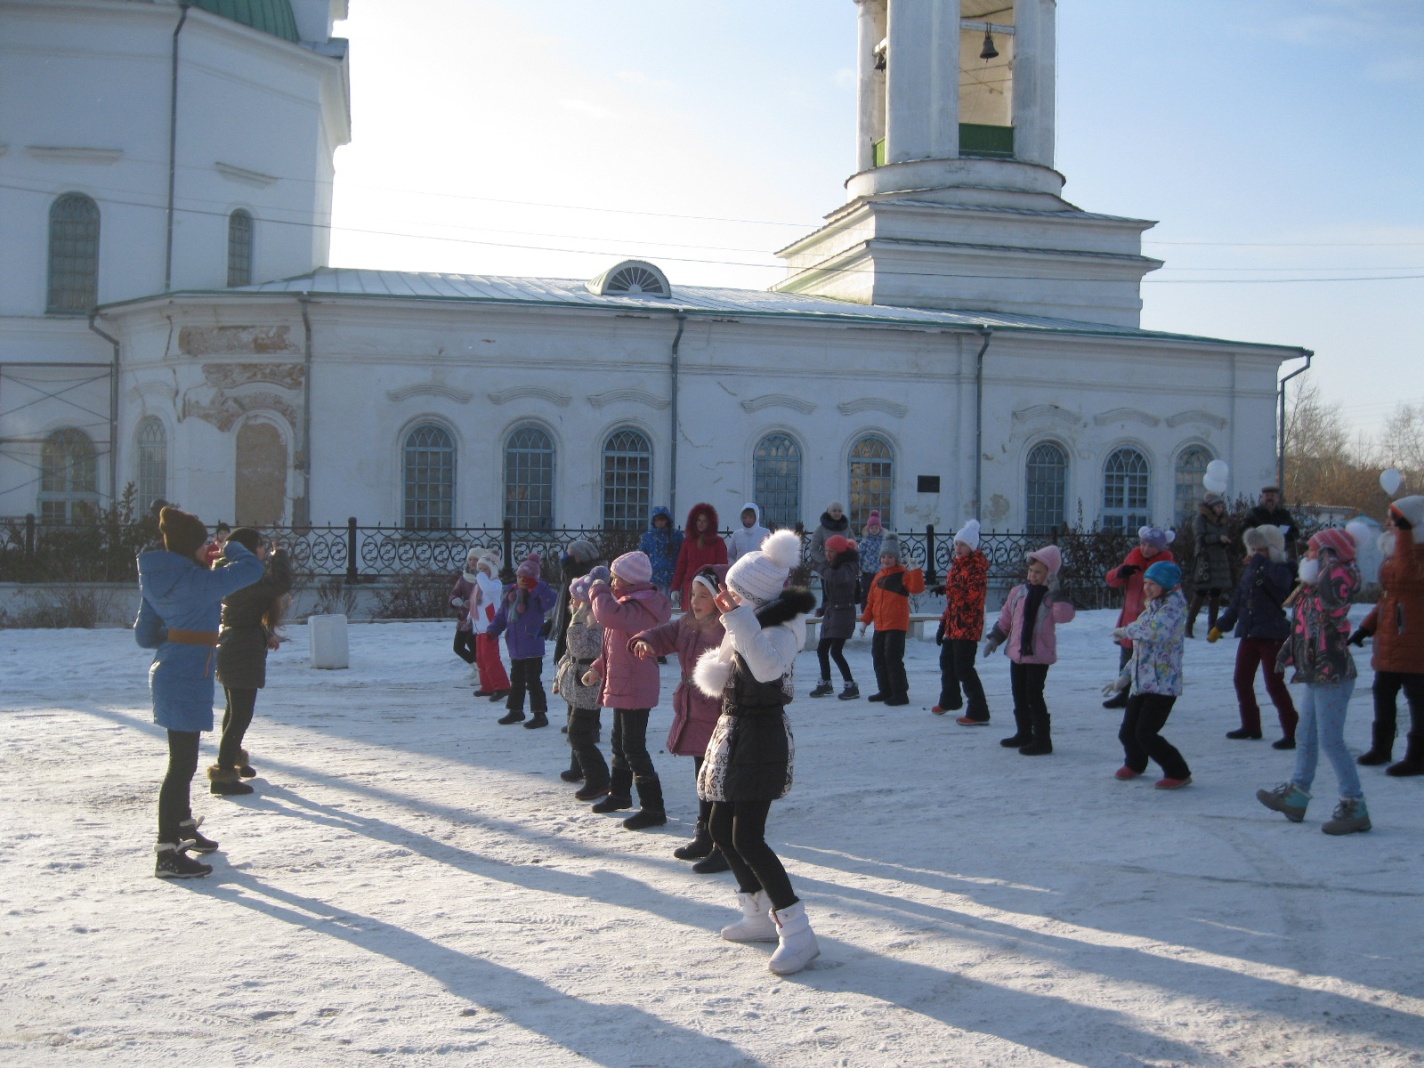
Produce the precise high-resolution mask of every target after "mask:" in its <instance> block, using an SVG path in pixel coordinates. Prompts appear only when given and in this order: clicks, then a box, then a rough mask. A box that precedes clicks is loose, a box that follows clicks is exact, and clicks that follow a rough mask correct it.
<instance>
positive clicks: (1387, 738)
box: [1355, 720, 1396, 767]
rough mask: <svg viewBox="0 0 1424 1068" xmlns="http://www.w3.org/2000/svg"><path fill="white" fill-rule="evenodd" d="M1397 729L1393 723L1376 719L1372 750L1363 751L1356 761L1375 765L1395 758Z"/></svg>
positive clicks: (1367, 765) (1369, 765)
mask: <svg viewBox="0 0 1424 1068" xmlns="http://www.w3.org/2000/svg"><path fill="white" fill-rule="evenodd" d="M1395 730H1396V727H1395V725H1394V724H1393V723H1381V722H1380V721H1379V720H1375V722H1374V742H1373V744H1372V745H1371V746H1370V751H1369V752H1368V753H1361V754H1360V756H1359V758H1358V759H1357V760H1356V761H1355V763H1356V764H1363V765H1365V766H1366V767H1374V766H1375V765H1376V764H1388V763H1389V762H1390V761H1391V760H1393V759H1394V732H1395Z"/></svg>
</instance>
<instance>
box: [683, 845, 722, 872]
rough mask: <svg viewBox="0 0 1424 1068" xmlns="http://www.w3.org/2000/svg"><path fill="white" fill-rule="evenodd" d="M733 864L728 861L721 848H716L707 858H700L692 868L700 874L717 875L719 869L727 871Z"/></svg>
mask: <svg viewBox="0 0 1424 1068" xmlns="http://www.w3.org/2000/svg"><path fill="white" fill-rule="evenodd" d="M730 868H731V865H730V864H728V863H727V858H726V857H724V856H722V851H721V850H720V849H714V850H712V852H711V853H709V854H707V859H706V860H699V861H698V862H697V863H696V864H694V865H693V866H692V870H693V871H695V872H696V873H697V874H698V875H716V874H717V873H718V872H719V871H727V870H729V869H730Z"/></svg>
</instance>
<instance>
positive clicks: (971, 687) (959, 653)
mask: <svg viewBox="0 0 1424 1068" xmlns="http://www.w3.org/2000/svg"><path fill="white" fill-rule="evenodd" d="M978 652H979V643H978V642H976V641H974V640H972V639H970V638H946V639H945V640H944V644H943V645H941V646H940V648H939V707H940V708H945V709H949V710H950V711H953V710H955V709H958V708H961V707H963V705H964V702H965V701H968V702H969V713H968V715H969V718H970V719H975V720H979V721H980V722H983V723H987V722H988V721H989V702H988V701H987V700H985V698H984V684H983V683H981V682H980V681H979V672H978V671H977V670H976V669H975V667H974V658H975V656H976V655H978ZM961 689H962V690H963V692H964V694H963V697H962V698H961V696H960V691H961Z"/></svg>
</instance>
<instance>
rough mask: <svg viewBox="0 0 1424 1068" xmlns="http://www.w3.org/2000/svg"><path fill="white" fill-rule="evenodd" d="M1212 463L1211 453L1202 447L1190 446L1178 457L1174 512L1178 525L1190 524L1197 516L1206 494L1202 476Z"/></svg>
mask: <svg viewBox="0 0 1424 1068" xmlns="http://www.w3.org/2000/svg"><path fill="white" fill-rule="evenodd" d="M1209 463H1211V453H1209V452H1207V451H1206V449H1204V448H1203V447H1202V446H1200V445H1190V446H1188V447H1187V448H1185V449H1183V450H1182V451H1181V453H1179V454H1178V456H1177V488H1176V494H1175V497H1174V500H1173V511H1174V513H1175V518H1176V521H1177V523H1178V525H1180V524H1182V523H1190V522H1191V521H1192V517H1193V516H1194V515H1196V514H1197V503H1198V502H1199V501H1200V500H1201V499H1202V497H1203V495H1205V493H1206V488H1205V487H1203V486H1202V476H1203V475H1205V474H1206V465H1207V464H1209Z"/></svg>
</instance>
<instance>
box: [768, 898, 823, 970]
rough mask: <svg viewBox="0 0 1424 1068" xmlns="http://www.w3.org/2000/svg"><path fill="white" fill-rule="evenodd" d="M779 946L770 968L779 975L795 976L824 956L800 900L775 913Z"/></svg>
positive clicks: (769, 965)
mask: <svg viewBox="0 0 1424 1068" xmlns="http://www.w3.org/2000/svg"><path fill="white" fill-rule="evenodd" d="M771 918H772V920H774V921H775V923H776V934H777V941H778V943H779V945H777V947H776V952H775V953H773V954H772V955H771V960H770V961H769V962H767V967H768V968H770V969H771V970H772V971H773V972H775V973H776V974H777V975H794V974H795V973H796V972H799V971H800V970H801V969H802V968H804V967H806V965H808V964H810V963H811V962H812V961H813V960H815V959H816V958H817V957H819V956H820V955H821V947H820V946H818V945H817V944H816V934H815V932H814V931H812V930H811V922H810V921H809V920H807V919H806V903H805V902H804V901H798V902H796V904H794V905H790V906H788V907H786V908H784V909H781V910H779V911H773V912H772V914H771Z"/></svg>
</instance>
